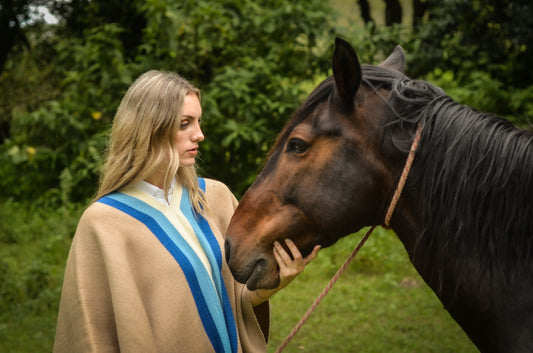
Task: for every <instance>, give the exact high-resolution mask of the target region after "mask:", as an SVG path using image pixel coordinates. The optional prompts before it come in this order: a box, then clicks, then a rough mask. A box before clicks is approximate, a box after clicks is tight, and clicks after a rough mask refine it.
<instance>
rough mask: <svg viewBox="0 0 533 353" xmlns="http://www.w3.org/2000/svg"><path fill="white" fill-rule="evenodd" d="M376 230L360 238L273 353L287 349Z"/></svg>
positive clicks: (369, 231)
mask: <svg viewBox="0 0 533 353" xmlns="http://www.w3.org/2000/svg"><path fill="white" fill-rule="evenodd" d="M375 228H376V226H372V227H371V228H370V229H369V230H368V232H367V233H366V234H365V236H364V237H363V238H361V240H360V241H359V244H357V246H356V247H355V249H354V250H353V251H352V253H351V254H350V256H348V258H347V259H346V261H345V262H344V264H343V265H342V266H341V267H340V268H339V269H338V270H337V273H335V275H334V276H333V278H332V279H331V280H330V281H329V283H328V284H327V286H326V287H325V288H324V289H323V290H322V292H321V293H320V294H319V295H318V297H317V298H316V299H315V301H314V303H313V304H312V305H311V306H310V307H309V309H307V311H306V313H305V314H304V316H302V318H301V319H300V321H299V322H298V323H297V324H296V326H295V327H294V328H293V329H292V331H291V332H290V333H289V335H288V336H287V338H285V341H283V343H282V344H281V345H280V346H279V347H278V349H277V350H276V352H275V353H280V352H281V351H283V350H284V349H285V347H287V345H288V344H289V342H290V341H291V340H292V339H293V337H294V336H296V334H297V333H298V331H300V329H301V328H302V326H303V325H304V324H305V322H306V321H307V319H308V318H309V316H311V314H312V313H313V311H315V309H316V307H317V306H318V304H320V302H321V301H322V299H324V297H325V296H326V295H327V294H328V292H329V291H330V290H331V288H333V286H334V285H335V282H337V280H338V279H339V277H340V276H341V275H342V273H343V272H344V271H346V269H347V268H348V266H349V265H350V263H352V261H353V259H354V258H355V256H356V255H357V253H358V252H359V250H360V249H361V248H362V247H363V245H364V244H365V242H366V241H367V239H368V237H370V234H372V232H373V231H374V229H375Z"/></svg>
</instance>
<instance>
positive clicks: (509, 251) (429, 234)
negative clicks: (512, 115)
mask: <svg viewBox="0 0 533 353" xmlns="http://www.w3.org/2000/svg"><path fill="white" fill-rule="evenodd" d="M370 71H372V72H374V71H383V69H381V68H375V67H374V69H370ZM381 75H384V74H381ZM372 76H374V77H373V78H372V79H368V81H369V83H370V84H387V85H389V84H390V89H391V91H390V96H389V97H388V99H387V101H388V104H389V105H390V106H391V109H394V111H395V113H396V114H395V115H396V116H397V117H398V119H397V120H395V121H394V122H392V123H391V124H392V125H395V124H400V125H401V126H402V127H403V128H405V129H410V131H411V133H410V134H411V136H412V134H413V133H412V132H413V131H414V126H415V125H416V124H417V123H418V122H420V123H421V124H422V127H423V132H422V137H421V141H420V144H419V149H418V151H417V153H416V157H415V161H414V165H413V169H412V171H411V174H410V175H409V178H408V179H407V185H406V190H407V189H410V191H411V193H413V194H414V195H417V197H416V198H417V200H416V202H418V204H419V205H421V210H422V220H423V224H422V226H421V233H420V234H419V236H418V239H417V244H419V245H424V247H425V249H428V250H429V251H430V254H428V257H427V258H426V259H417V258H415V259H413V263H415V264H416V263H418V264H421V265H423V266H424V265H425V266H428V265H429V263H430V262H431V261H435V259H432V258H431V257H432V256H433V255H437V254H438V259H439V260H437V261H440V262H441V263H438V266H435V267H436V268H437V269H440V271H439V270H437V269H436V270H435V271H436V272H435V275H436V276H438V278H437V280H440V281H441V283H442V280H443V276H444V274H443V272H442V271H444V269H445V268H446V267H449V266H450V261H455V264H454V265H455V266H456V267H461V266H462V265H464V264H465V263H467V262H468V263H469V269H468V271H473V272H471V273H468V274H464V277H465V279H466V278H468V280H472V279H474V278H477V279H480V278H491V279H495V278H499V279H505V278H507V279H509V278H510V277H512V276H513V274H519V273H522V274H524V273H526V274H531V273H532V272H533V199H532V197H533V132H532V131H530V130H523V129H519V128H517V127H515V126H514V125H513V124H512V123H511V122H509V121H508V120H506V119H504V118H502V117H498V116H496V115H493V114H488V113H483V112H480V111H478V110H476V109H474V108H471V107H468V106H465V105H461V104H458V103H456V102H454V101H453V100H452V99H451V98H450V97H448V96H447V95H445V94H444V91H442V90H441V89H440V88H438V87H436V86H433V85H431V84H429V83H427V82H424V81H417V80H410V79H408V78H406V77H405V76H404V77H397V78H390V77H388V78H387V79H385V80H383V79H379V77H377V76H379V75H372ZM371 81H373V82H371ZM402 142H403V141H399V143H398V144H397V145H398V147H399V148H402V149H403V150H404V151H405V144H402ZM409 144H410V141H409ZM409 144H408V145H407V146H409ZM433 264H434V263H433ZM433 266H434V265H433ZM504 281H505V280H504Z"/></svg>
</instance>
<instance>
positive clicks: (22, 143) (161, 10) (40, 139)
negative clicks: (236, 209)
mask: <svg viewBox="0 0 533 353" xmlns="http://www.w3.org/2000/svg"><path fill="white" fill-rule="evenodd" d="M100 3H101V2H100V1H99V0H94V1H87V2H84V1H83V0H78V1H74V2H72V3H71V5H72V6H73V7H71V8H70V9H76V11H79V13H80V14H82V15H73V14H70V13H69V12H68V11H67V8H66V7H65V8H64V9H63V10H64V11H65V12H64V13H63V16H65V18H66V20H65V21H64V22H62V23H61V24H60V25H59V26H58V28H56V30H55V33H56V35H55V36H56V37H54V35H53V34H52V35H51V33H52V32H49V33H41V36H39V35H38V34H37V33H36V35H34V36H32V41H34V42H37V43H40V42H43V41H46V40H47V39H46V38H49V37H52V38H55V39H54V41H53V44H52V45H51V46H50V47H47V48H51V52H50V53H48V54H47V55H46V56H45V57H46V58H47V61H46V62H41V61H40V59H37V57H36V56H38V54H39V53H37V52H26V53H21V54H20V56H19V57H18V59H15V60H13V61H11V62H10V65H11V67H12V68H13V70H10V71H11V72H12V74H11V73H10V75H7V76H3V77H0V87H9V85H10V84H12V81H13V80H16V81H17V82H20V84H22V82H29V81H30V80H35V79H36V78H42V79H43V81H38V82H33V83H32V85H34V86H35V87H37V88H40V87H41V86H42V87H46V86H45V83H46V82H48V81H49V80H51V81H52V82H56V84H57V85H56V89H54V90H52V92H54V94H53V95H51V96H48V99H47V100H46V101H44V102H41V103H40V104H38V105H37V106H35V105H33V104H31V103H30V102H28V101H26V100H24V96H22V97H21V99H20V101H18V104H17V106H16V107H14V106H10V107H8V108H7V109H6V110H5V114H7V115H8V116H9V124H10V133H9V136H8V138H6V140H5V141H4V142H3V144H2V145H0V190H1V191H0V196H4V197H6V196H7V197H17V198H32V199H38V200H41V201H44V200H46V202H48V203H52V204H58V203H68V202H72V201H76V202H78V201H82V202H83V201H85V200H86V199H87V198H90V197H91V196H92V194H93V192H94V191H95V189H96V187H97V181H98V171H99V167H100V164H101V159H102V152H103V151H104V149H105V143H106V137H105V134H106V130H107V128H108V127H109V126H110V123H111V121H112V119H113V115H114V112H115V110H116V108H117V106H118V104H119V102H120V99H121V98H122V95H123V94H124V92H125V90H126V89H127V87H128V86H129V85H130V84H131V83H132V82H133V80H134V79H135V78H136V77H137V76H138V75H140V74H141V73H142V72H144V71H146V70H148V69H152V68H157V69H162V70H170V71H176V72H178V73H179V74H181V75H182V76H184V77H186V78H187V79H189V80H191V81H192V82H194V83H196V84H197V85H198V86H199V87H200V88H201V89H202V91H203V93H202V101H203V102H202V103H203V107H204V130H205V133H206V136H207V139H206V141H205V142H204V143H202V151H203V154H202V159H203V160H204V163H200V164H201V165H202V166H203V172H202V175H204V176H207V177H214V178H217V179H220V180H223V181H224V182H226V183H227V184H228V185H229V186H230V187H231V188H232V190H234V191H235V192H236V193H237V194H241V193H242V192H243V191H244V190H245V189H246V187H247V186H248V185H250V183H251V182H252V181H253V179H254V178H255V175H256V172H257V170H258V168H259V166H260V165H261V163H262V161H263V158H264V157H265V155H266V153H267V150H268V147H269V146H270V144H271V143H272V141H273V140H274V138H275V136H276V134H277V132H278V131H279V130H280V129H281V127H282V125H283V124H284V122H285V121H286V120H287V119H288V117H289V115H290V114H291V112H292V110H293V109H294V108H295V107H296V106H297V104H298V102H299V100H300V98H301V96H302V88H301V87H302V86H301V85H302V82H304V81H306V80H309V79H312V78H313V77H314V76H315V75H316V74H317V73H319V72H325V71H326V70H327V68H328V67H329V65H328V61H329V60H328V56H327V55H324V53H323V51H322V50H318V49H317V48H318V47H319V45H318V40H319V38H321V36H323V35H325V34H327V33H330V31H331V29H330V28H329V26H328V11H329V10H328V9H329V8H328V6H327V5H328V4H327V3H324V2H323V1H321V0H311V1H307V2H306V3H305V4H299V3H293V2H292V1H289V0H270V1H265V2H261V3H257V2H256V1H254V0H217V1H207V0H199V1H192V0H189V1H180V2H176V1H174V0H157V1H156V0H138V1H134V2H133V3H135V6H124V7H123V8H122V11H124V12H127V13H124V14H121V15H120V17H119V18H118V17H117V18H116V19H117V21H116V22H114V23H108V22H107V20H105V21H104V20H101V19H98V16H100V14H105V13H107V12H108V11H107V10H105V11H104V10H102V9H103V7H102V6H104V5H101V4H100ZM102 3H103V1H102ZM116 4H118V2H116ZM116 4H115V5H116ZM74 6H80V8H77V7H74ZM110 6H111V8H113V9H114V8H115V7H113V6H114V5H110ZM63 10H62V11H63ZM57 11H59V10H57V9H56V14H58V13H59V12H57ZM112 11H115V10H112ZM78 16H80V17H78ZM106 16H107V17H106V18H108V19H109V18H112V17H111V16H110V15H106ZM135 16H139V17H141V18H143V19H144V21H139V22H136V21H128V20H127V19H128V18H133V17H135ZM93 20H94V21H93ZM69 21H70V24H69ZM126 33H127V34H128V35H125V34H126ZM132 33H141V36H140V39H139V38H137V39H135V40H132V41H128V40H126V39H127V38H128V37H129V36H130V35H132ZM331 37H333V36H331ZM32 45H33V44H32ZM37 47H38V45H37ZM323 50H329V47H325V48H324V49H323ZM28 58H32V60H28ZM29 63H31V65H32V66H33V67H36V68H37V70H36V72H39V70H38V68H39V67H40V68H41V69H42V68H47V70H48V71H47V72H48V75H47V77H46V80H45V77H42V76H39V75H37V76H34V77H31V76H30V77H27V76H24V71H25V68H26V66H25V65H29ZM21 68H24V69H21ZM15 74H16V76H14V75H15ZM14 108H16V109H14ZM20 175H25V178H24V179H23V180H21V179H20V178H18V177H17V176H20Z"/></svg>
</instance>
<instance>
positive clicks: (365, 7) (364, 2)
mask: <svg viewBox="0 0 533 353" xmlns="http://www.w3.org/2000/svg"><path fill="white" fill-rule="evenodd" d="M357 3H358V4H359V9H360V10H361V17H362V18H363V21H365V25H367V24H369V23H370V22H374V20H373V19H372V17H371V16H370V5H369V4H368V0H357Z"/></svg>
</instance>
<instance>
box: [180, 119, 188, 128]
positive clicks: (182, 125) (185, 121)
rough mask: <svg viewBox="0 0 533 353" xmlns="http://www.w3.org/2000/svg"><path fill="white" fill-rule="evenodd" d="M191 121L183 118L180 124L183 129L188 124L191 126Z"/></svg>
mask: <svg viewBox="0 0 533 353" xmlns="http://www.w3.org/2000/svg"><path fill="white" fill-rule="evenodd" d="M189 124H190V123H189V121H188V120H183V121H182V122H181V124H180V127H181V128H182V129H183V128H186V127H187V126H189Z"/></svg>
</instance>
